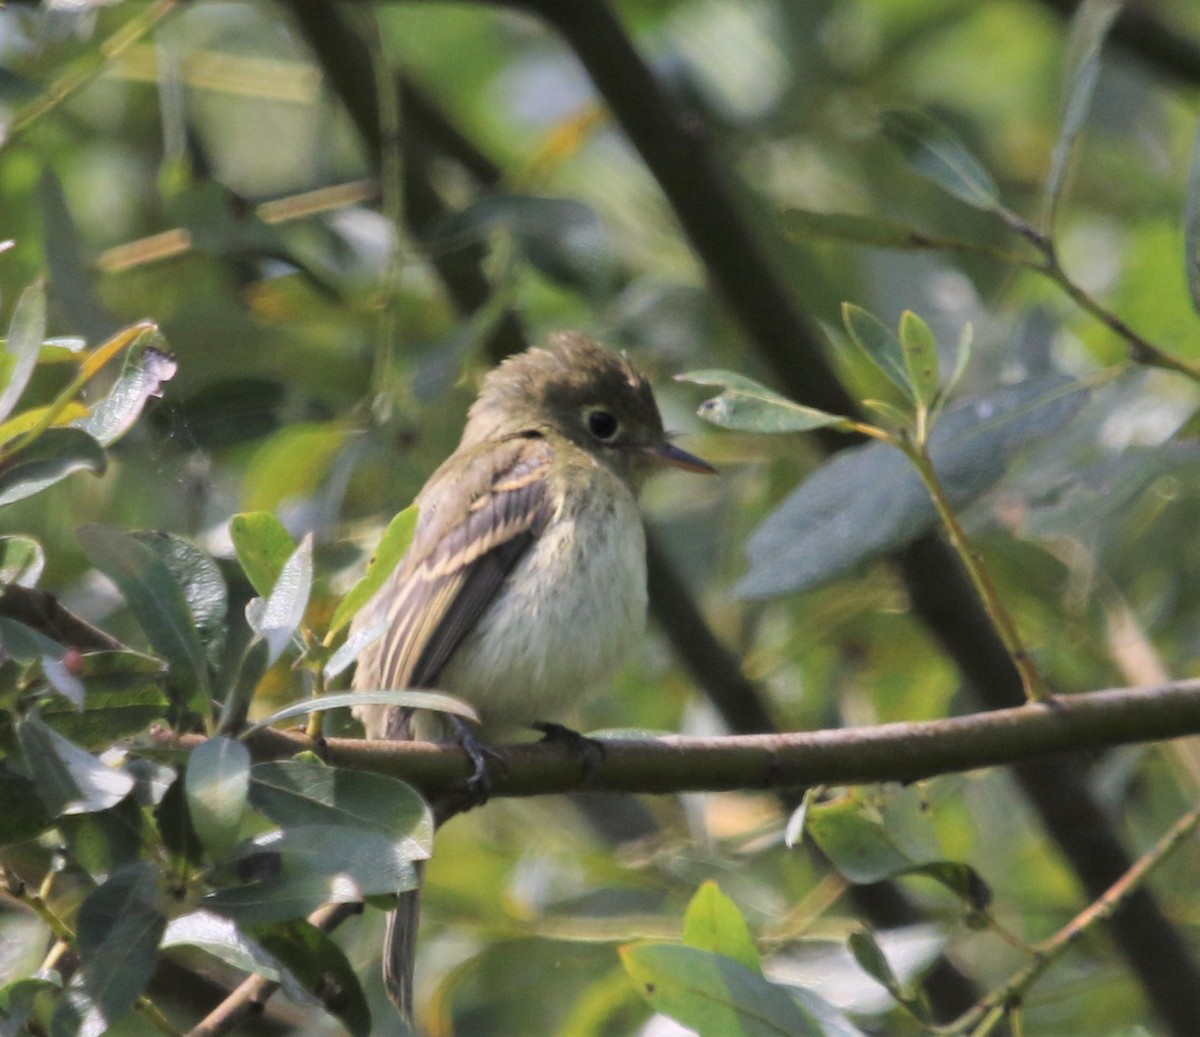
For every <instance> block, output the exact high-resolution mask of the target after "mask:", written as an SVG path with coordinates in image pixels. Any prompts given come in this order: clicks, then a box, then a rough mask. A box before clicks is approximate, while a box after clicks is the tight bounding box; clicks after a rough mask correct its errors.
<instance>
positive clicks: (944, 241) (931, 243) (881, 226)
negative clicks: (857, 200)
mask: <svg viewBox="0 0 1200 1037" xmlns="http://www.w3.org/2000/svg"><path fill="white" fill-rule="evenodd" d="M782 223H783V233H784V236H785V237H788V238H791V239H792V240H799V241H807V240H808V239H809V238H830V239H832V240H835V241H845V242H848V243H849V244H851V245H866V246H869V247H873V248H887V249H904V250H910V249H911V250H918V249H919V250H926V249H928V250H934V251H936V250H939V249H950V250H953V251H962V252H971V251H976V250H977V249H978V246H976V245H975V244H973V243H972V242H970V241H957V240H955V239H952V238H940V237H936V236H934V235H931V234H926V233H925V232H924V231H920V230H917V229H916V228H915V227H909V226H907V225H906V224H903V223H897V222H896V221H895V220H889V219H886V218H884V217H882V216H859V215H856V214H853V213H845V212H814V211H813V210H812V209H786V210H784V213H783V216H782Z"/></svg>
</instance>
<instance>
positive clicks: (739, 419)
mask: <svg viewBox="0 0 1200 1037" xmlns="http://www.w3.org/2000/svg"><path fill="white" fill-rule="evenodd" d="M676 377H677V379H678V380H679V381H681V382H694V383H695V384H697V385H716V386H720V387H721V389H722V392H721V394H720V395H719V396H714V397H713V398H712V399H711V400H705V401H704V402H703V403H702V404H700V406H699V408H698V409H697V411H696V413H697V414H699V415H700V417H702V418H704V419H705V420H706V421H711V422H712V423H713V424H714V425H720V426H722V427H724V428H732V429H739V430H741V431H744V432H808V431H810V430H811V429H815V428H826V427H829V426H841V427H843V428H849V426H850V422H849V421H848V420H847V419H846V418H844V417H841V416H839V415H837V414H827V413H825V411H820V410H816V409H814V408H812V407H804V406H801V405H800V404H799V403H793V402H792V401H791V400H789V399H787V397H785V396H780V395H779V394H778V393H776V392H772V391H771V390H770V389H768V388H767V387H766V386H764V385H759V384H758V382H756V381H754V380H753V379H750V378H747V377H745V376H744V375H740V374H735V373H734V372H732V371H715V370H710V371H689V372H688V373H687V374H681V375H677V376H676Z"/></svg>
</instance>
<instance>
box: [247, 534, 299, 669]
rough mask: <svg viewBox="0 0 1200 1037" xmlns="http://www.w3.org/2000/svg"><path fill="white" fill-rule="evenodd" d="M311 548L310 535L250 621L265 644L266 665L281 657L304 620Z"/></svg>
mask: <svg viewBox="0 0 1200 1037" xmlns="http://www.w3.org/2000/svg"><path fill="white" fill-rule="evenodd" d="M312 544H313V542H312V534H311V533H310V534H309V535H308V536H306V537H305V538H304V539H303V540H301V541H300V546H299V547H297V548H296V550H295V551H293V552H292V555H291V557H290V558H289V559H288V560H287V561H286V562H285V563H284V565H283V568H282V569H281V570H280V572H279V579H277V580H276V581H275V586H274V587H273V588H272V589H271V594H270V596H269V597H268V598H267V599H266V601H265V602H264V604H263V606H262V610H261V614H260V615H258V616H257V621H255V620H254V619H252V620H251V626H253V627H254V629H255V632H256V633H257V634H259V636H261V637H262V639H263V640H264V641H266V643H267V649H268V651H267V659H268V664H272V663H274V662H275V660H276V659H278V658H279V657H280V656H281V655H282V654H283V650H284V649H285V648H287V646H288V644H289V643H290V642H291V640H292V635H293V634H294V633H295V632H296V628H297V627H298V626H300V621H301V620H302V619H304V610H305V608H306V607H307V606H308V596H309V594H311V593H312V576H313V568H312ZM260 600H261V599H260ZM249 615H250V612H249V610H248V611H247V616H249Z"/></svg>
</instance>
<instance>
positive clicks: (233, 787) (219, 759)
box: [184, 735, 250, 861]
mask: <svg viewBox="0 0 1200 1037" xmlns="http://www.w3.org/2000/svg"><path fill="white" fill-rule="evenodd" d="M184 789H185V791H186V792H187V804H188V814H189V816H190V817H191V823H192V828H193V829H195V832H196V835H198V836H199V837H200V842H201V844H203V846H204V849H205V850H206V851H207V852H208V855H209V857H210V858H211V859H212V860H215V861H220V860H224V859H225V858H226V857H227V856H229V852H230V851H231V850H232V849H233V847H234V845H235V844H236V843H237V841H238V833H239V831H240V829H241V826H242V818H243V816H244V815H245V813H246V803H247V797H248V793H249V789H250V751H249V750H248V749H247V748H246V747H245V746H244V745H243V744H242V743H241V742H237V741H234V740H233V739H230V738H224V737H222V736H221V735H216V736H214V737H212V738H210V739H208V741H206V742H203V743H201V744H200V745H198V746H197V747H196V748H195V749H194V750H193V751H192V754H191V756H189V757H188V763H187V771H186V772H185V774H184Z"/></svg>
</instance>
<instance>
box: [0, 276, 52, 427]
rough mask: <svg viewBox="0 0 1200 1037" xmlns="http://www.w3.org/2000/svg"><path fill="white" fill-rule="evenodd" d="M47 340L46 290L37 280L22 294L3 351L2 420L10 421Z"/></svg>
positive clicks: (9, 326)
mask: <svg viewBox="0 0 1200 1037" xmlns="http://www.w3.org/2000/svg"><path fill="white" fill-rule="evenodd" d="M45 337H46V288H45V285H43V284H42V282H41V281H35V282H34V283H33V284H31V285H30V286H29V287H28V288H26V289H25V291H23V292H22V293H21V298H20V299H18V300H17V306H16V309H14V310H13V315H12V320H11V321H10V322H9V325H8V340H7V341H6V342H5V345H4V350H5V353H6V354H7V356H8V358H9V363H8V364H6V365H5V366H6V367H7V369H8V379H7V381H5V383H4V385H3V389H2V390H0V421H3V420H4V419H5V418H7V417H8V416H9V415H10V414H11V413H12V412H13V408H14V407H16V405H17V402H18V401H19V400H20V399H21V394H22V393H23V392H24V391H25V386H26V385H28V384H29V377H30V375H32V374H33V369H34V367H36V366H37V359H38V351H39V350H40V349H41V348H42V340H43V339H44V338H45Z"/></svg>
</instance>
